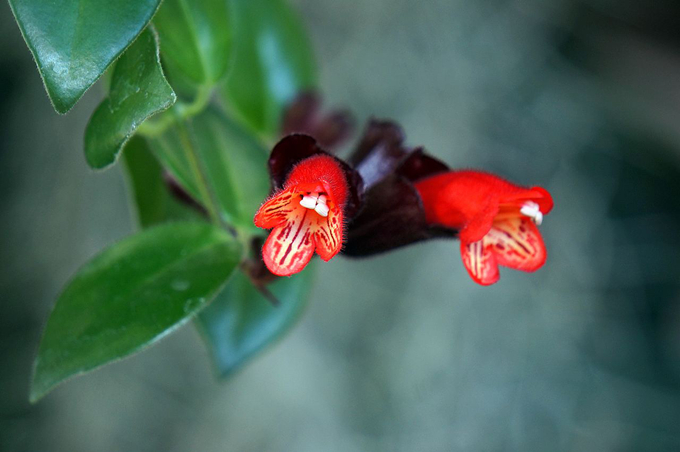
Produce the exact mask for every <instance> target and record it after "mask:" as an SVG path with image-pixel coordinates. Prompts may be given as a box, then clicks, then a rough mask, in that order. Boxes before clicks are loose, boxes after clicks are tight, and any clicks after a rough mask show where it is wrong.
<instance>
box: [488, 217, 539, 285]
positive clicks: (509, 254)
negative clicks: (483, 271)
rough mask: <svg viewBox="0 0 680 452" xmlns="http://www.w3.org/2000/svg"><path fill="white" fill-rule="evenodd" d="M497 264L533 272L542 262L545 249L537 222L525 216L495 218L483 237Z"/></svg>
mask: <svg viewBox="0 0 680 452" xmlns="http://www.w3.org/2000/svg"><path fill="white" fill-rule="evenodd" d="M484 242H485V244H486V246H487V248H489V249H491V250H493V253H494V254H495V256H496V260H497V262H498V264H499V265H502V266H504V267H510V268H514V269H515V270H522V271H525V272H533V271H536V270H538V269H539V268H541V266H543V264H544V263H545V259H546V254H547V253H546V250H545V245H544V244H543V238H542V237H541V233H540V232H539V231H538V228H537V227H536V225H535V224H534V223H533V222H532V221H531V220H530V219H529V218H527V217H514V218H507V219H504V220H501V221H496V222H494V224H493V227H492V228H491V230H490V231H489V233H488V234H487V235H486V236H485V237H484Z"/></svg>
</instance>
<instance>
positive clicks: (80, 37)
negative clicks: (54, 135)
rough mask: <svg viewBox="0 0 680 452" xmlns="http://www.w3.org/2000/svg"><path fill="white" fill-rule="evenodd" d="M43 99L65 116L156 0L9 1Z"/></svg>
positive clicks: (134, 34) (141, 24)
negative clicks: (40, 81) (46, 97)
mask: <svg viewBox="0 0 680 452" xmlns="http://www.w3.org/2000/svg"><path fill="white" fill-rule="evenodd" d="M9 4H10V6H11V8H12V12H13V13H14V17H15V18H16V21H17V23H18V24H19V28H21V33H22V34H23V36H24V40H25V41H26V44H28V48H29V49H30V50H31V53H33V57H34V58H35V61H36V63H37V65H38V71H40V75H41V76H42V79H43V82H44V83H45V88H46V89H47V94H48V95H49V97H50V100H51V101H52V104H53V105H54V108H55V110H57V111H58V112H59V113H66V112H67V111H69V110H70V109H71V107H73V105H75V103H76V102H77V101H78V99H80V97H81V96H82V95H83V93H84V92H85V91H86V90H87V89H88V88H89V87H90V86H92V84H93V83H94V82H95V81H96V80H97V79H98V78H99V76H101V75H102V73H103V72H104V70H106V68H107V67H108V66H109V65H110V64H111V62H113V61H114V60H115V59H116V58H117V57H118V56H119V55H120V54H121V53H122V52H123V50H125V48H126V47H127V46H129V45H130V43H131V42H132V41H134V40H135V38H136V37H137V36H138V35H139V34H140V33H141V31H142V30H143V29H144V27H146V25H147V24H148V23H149V21H150V20H151V17H153V15H154V13H155V12H156V9H157V8H158V5H159V4H160V0H135V1H129V0H107V1H72V0H50V1H46V0H9Z"/></svg>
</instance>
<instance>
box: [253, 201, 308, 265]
mask: <svg viewBox="0 0 680 452" xmlns="http://www.w3.org/2000/svg"><path fill="white" fill-rule="evenodd" d="M313 216H318V215H317V214H316V213H314V211H312V210H309V209H305V208H300V209H295V211H294V212H293V213H290V214H289V216H288V221H287V222H286V223H285V224H283V225H279V226H277V227H275V228H274V229H273V230H272V231H271V233H270V234H269V237H267V240H266V241H265V242H264V247H263V248H262V259H263V260H264V263H265V264H266V265H267V268H269V270H270V271H271V272H272V273H274V274H275V275H279V276H290V275H292V274H294V273H297V272H299V271H301V270H302V269H303V268H305V266H306V265H307V263H308V262H309V261H310V260H311V258H312V256H313V255H314V247H315V241H314V234H313V228H312V226H313V225H312V217H313Z"/></svg>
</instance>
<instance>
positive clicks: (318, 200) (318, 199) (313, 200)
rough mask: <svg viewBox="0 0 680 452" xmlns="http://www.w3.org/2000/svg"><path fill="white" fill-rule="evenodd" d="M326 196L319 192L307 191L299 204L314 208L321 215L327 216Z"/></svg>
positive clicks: (328, 209)
mask: <svg viewBox="0 0 680 452" xmlns="http://www.w3.org/2000/svg"><path fill="white" fill-rule="evenodd" d="M327 199H328V197H327V196H326V195H320V194H319V193H309V194H307V195H305V196H303V197H302V199H301V200H300V205H301V206H302V207H306V208H307V209H311V210H315V211H316V213H318V214H319V215H321V216H322V217H327V216H328V212H329V211H330V208H329V207H328V205H327V204H326V201H327Z"/></svg>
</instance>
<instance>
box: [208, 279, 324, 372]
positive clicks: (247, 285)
mask: <svg viewBox="0 0 680 452" xmlns="http://www.w3.org/2000/svg"><path fill="white" fill-rule="evenodd" d="M310 267H311V266H310ZM313 276H314V271H313V268H307V269H305V271H303V272H302V273H299V274H297V275H294V276H292V277H290V278H280V279H279V280H277V281H276V282H274V283H273V284H270V285H268V286H267V288H268V289H269V290H270V291H271V292H272V293H273V294H274V296H275V297H276V298H277V299H278V300H279V303H280V304H279V305H278V306H273V305H272V304H271V302H270V301H269V300H267V299H266V298H265V297H264V296H263V295H262V294H261V293H260V292H259V291H258V290H257V289H256V288H255V287H254V286H253V285H252V283H251V282H250V280H249V279H248V277H247V276H245V275H244V274H243V273H242V272H240V271H239V272H236V273H235V274H234V277H233V278H232V279H231V280H230V281H229V283H228V284H227V286H226V287H225V288H224V290H223V291H222V292H221V293H220V294H219V295H218V296H217V297H216V298H215V300H214V301H213V302H212V303H211V304H210V306H208V307H207V308H206V309H204V310H203V311H202V312H201V313H200V314H199V315H198V317H197V318H196V323H197V324H198V326H199V329H200V331H201V332H202V333H203V338H204V340H205V341H206V344H207V345H208V348H209V350H210V355H211V357H212V361H213V364H214V366H215V369H216V371H217V373H218V375H220V376H221V377H227V376H229V375H230V374H231V373H233V372H234V371H235V370H237V369H238V368H240V367H241V366H242V365H243V364H245V363H246V362H248V360H249V359H250V358H252V357H253V356H254V355H255V354H256V353H258V352H259V351H260V350H262V349H263V348H264V347H266V346H267V345H269V344H271V343H272V342H273V341H275V340H277V339H279V338H280V337H281V336H282V335H283V334H284V333H286V332H287V331H288V330H289V329H290V328H291V327H292V326H293V324H294V323H295V321H296V320H297V319H298V318H299V317H300V314H301V313H302V311H303V309H304V307H305V305H306V303H307V299H308V297H309V291H310V288H311V284H312V281H313Z"/></svg>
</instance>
